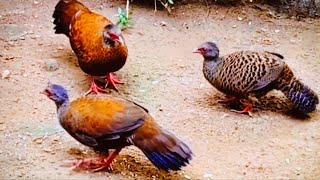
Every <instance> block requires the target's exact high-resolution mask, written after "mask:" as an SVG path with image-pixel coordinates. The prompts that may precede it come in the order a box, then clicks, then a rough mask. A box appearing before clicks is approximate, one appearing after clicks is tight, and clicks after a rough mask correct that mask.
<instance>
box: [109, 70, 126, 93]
mask: <svg viewBox="0 0 320 180" xmlns="http://www.w3.org/2000/svg"><path fill="white" fill-rule="evenodd" d="M109 83H110V84H112V86H113V87H114V88H115V89H116V90H117V91H119V90H118V88H117V85H116V84H124V83H123V82H122V81H120V79H119V78H118V77H117V76H116V75H114V74H113V73H108V74H107V78H106V86H105V87H107V86H108V84H109Z"/></svg>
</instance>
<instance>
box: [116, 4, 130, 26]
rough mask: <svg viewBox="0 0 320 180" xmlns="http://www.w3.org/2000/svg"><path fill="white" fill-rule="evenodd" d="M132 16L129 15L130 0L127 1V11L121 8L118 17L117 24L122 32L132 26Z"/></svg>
mask: <svg viewBox="0 0 320 180" xmlns="http://www.w3.org/2000/svg"><path fill="white" fill-rule="evenodd" d="M130 14H131V13H129V0H127V7H126V10H123V9H122V8H120V7H119V8H118V14H117V15H116V16H117V17H118V21H117V24H118V25H119V26H120V28H121V30H123V29H126V28H128V27H130V26H131V24H132V20H131V17H129V15H130Z"/></svg>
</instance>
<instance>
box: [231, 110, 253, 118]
mask: <svg viewBox="0 0 320 180" xmlns="http://www.w3.org/2000/svg"><path fill="white" fill-rule="evenodd" d="M230 111H231V112H235V113H240V114H248V115H249V116H250V117H252V113H251V111H247V110H242V111H238V110H234V109H231V110H230Z"/></svg>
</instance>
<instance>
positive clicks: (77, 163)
mask: <svg viewBox="0 0 320 180" xmlns="http://www.w3.org/2000/svg"><path fill="white" fill-rule="evenodd" d="M62 166H63V167H71V169H72V170H73V171H78V170H81V169H82V170H88V169H90V170H91V171H92V172H98V171H101V170H103V169H109V170H113V168H112V166H111V163H109V162H108V161H107V160H106V159H101V158H88V159H75V160H65V161H63V165H62Z"/></svg>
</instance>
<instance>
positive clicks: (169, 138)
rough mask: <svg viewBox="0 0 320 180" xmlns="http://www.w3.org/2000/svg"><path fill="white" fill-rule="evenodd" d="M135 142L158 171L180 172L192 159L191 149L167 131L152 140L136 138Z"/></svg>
mask: <svg viewBox="0 0 320 180" xmlns="http://www.w3.org/2000/svg"><path fill="white" fill-rule="evenodd" d="M133 141H134V144H135V145H136V146H137V147H139V148H140V149H141V150H142V152H143V153H144V154H145V155H146V156H147V157H148V159H149V160H150V161H151V162H152V163H153V164H154V165H155V166H156V167H157V168H158V169H161V170H164V171H169V170H174V171H176V170H180V169H181V168H182V167H183V166H186V165H187V164H188V163H189V162H190V160H191V159H192V152H191V150H190V149H189V147H188V146H187V145H186V144H184V143H183V142H182V141H180V140H178V139H177V138H176V137H174V136H173V135H172V134H169V133H168V132H165V131H161V132H160V133H159V134H158V135H156V136H153V137H152V138H150V137H149V138H143V139H142V138H138V139H136V138H135V139H134V140H133Z"/></svg>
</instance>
